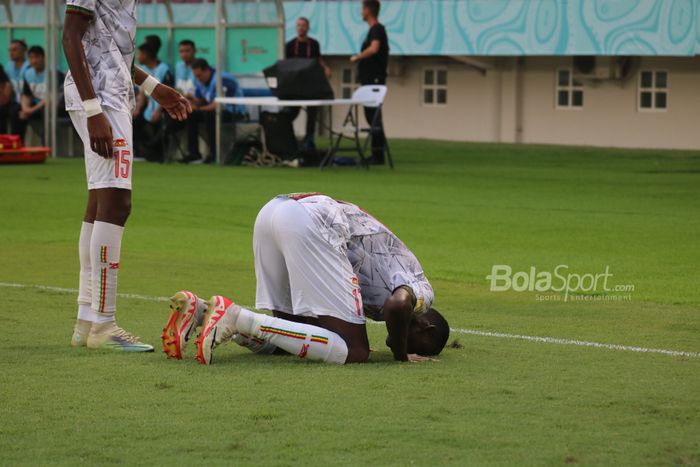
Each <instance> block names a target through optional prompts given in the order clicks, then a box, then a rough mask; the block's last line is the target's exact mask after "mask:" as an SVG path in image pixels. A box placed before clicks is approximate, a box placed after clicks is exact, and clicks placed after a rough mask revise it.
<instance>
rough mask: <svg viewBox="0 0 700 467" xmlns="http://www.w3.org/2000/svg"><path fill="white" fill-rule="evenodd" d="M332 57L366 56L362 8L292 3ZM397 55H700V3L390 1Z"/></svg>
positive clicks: (289, 11)
mask: <svg viewBox="0 0 700 467" xmlns="http://www.w3.org/2000/svg"><path fill="white" fill-rule="evenodd" d="M285 14H286V17H287V18H286V25H287V28H286V37H287V38H291V37H293V36H294V23H295V19H296V18H298V17H299V16H305V17H307V18H309V20H310V21H311V27H312V35H314V37H316V38H317V39H318V40H319V41H320V42H321V46H322V49H323V50H324V53H325V54H331V55H347V54H353V53H356V52H358V51H359V47H360V44H361V43H362V40H363V38H364V36H365V34H366V31H367V26H366V25H365V24H364V23H363V22H362V18H361V16H360V2H354V1H353V2H342V1H335V2H330V1H327V2H316V1H310V2H309V1H287V2H285ZM380 19H381V21H382V23H383V24H384V25H385V26H386V28H387V32H388V34H389V42H390V47H391V53H392V54H393V55H695V54H700V0H404V1H399V0H385V1H384V2H383V3H382V11H381V18H380Z"/></svg>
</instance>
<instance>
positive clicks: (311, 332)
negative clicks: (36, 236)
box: [235, 308, 348, 365]
mask: <svg viewBox="0 0 700 467" xmlns="http://www.w3.org/2000/svg"><path fill="white" fill-rule="evenodd" d="M235 326H236V329H238V331H239V334H245V335H247V336H251V337H255V338H258V339H260V340H263V341H265V342H267V343H269V344H272V345H274V346H275V347H279V348H280V349H282V350H286V351H287V352H289V353H291V354H292V355H298V356H299V357H300V358H308V359H309V360H320V361H323V362H326V363H338V364H341V365H342V364H344V363H345V360H346V359H347V357H348V346H347V344H346V343H345V341H344V340H343V338H342V337H340V336H339V335H338V334H336V333H334V332H332V331H329V330H327V329H323V328H321V327H318V326H313V325H311V324H304V323H295V322H293V321H287V320H284V319H280V318H273V317H272V316H268V315H263V314H261V313H255V312H253V311H250V310H247V309H245V308H241V310H240V312H239V313H238V315H237V316H236V323H235Z"/></svg>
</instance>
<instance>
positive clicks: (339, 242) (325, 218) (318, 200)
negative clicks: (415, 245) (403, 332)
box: [283, 193, 434, 320]
mask: <svg viewBox="0 0 700 467" xmlns="http://www.w3.org/2000/svg"><path fill="white" fill-rule="evenodd" d="M283 196H286V197H289V198H292V199H295V200H296V201H297V202H299V203H301V204H302V206H304V208H305V209H306V211H307V212H308V213H309V214H310V216H311V218H312V219H313V220H314V222H315V224H316V226H317V227H318V229H319V232H320V233H321V235H322V237H323V238H325V239H327V241H329V242H330V243H334V245H333V246H334V247H335V248H336V250H337V251H338V252H339V253H342V254H345V255H347V257H348V259H349V260H350V263H351V264H352V266H353V270H354V272H355V274H356V275H357V277H358V280H359V282H360V290H361V293H362V302H363V304H364V307H365V314H367V316H369V317H370V318H373V319H375V320H382V316H381V308H382V307H383V306H384V302H385V301H386V299H387V298H389V297H390V296H391V294H392V293H393V292H394V290H396V289H397V288H398V287H401V286H408V287H410V288H411V290H412V291H413V293H414V295H415V298H416V308H415V311H416V312H417V313H423V312H426V311H428V310H429V309H430V307H431V306H432V304H433V299H434V294H433V288H432V286H431V285H430V282H428V279H427V278H426V277H425V273H424V272H423V268H422V267H421V265H420V263H419V262H418V259H417V258H416V256H415V255H414V254H413V253H412V252H411V250H409V249H408V247H406V245H405V244H404V243H403V242H402V241H401V240H400V239H399V238H398V237H397V236H396V235H394V234H393V233H392V232H391V231H390V230H389V229H388V228H386V227H385V226H384V225H383V224H382V223H381V222H379V221H378V220H377V219H375V218H374V217H372V216H371V215H370V214H368V213H367V212H365V211H363V210H362V209H361V208H359V207H358V206H356V205H354V204H351V203H346V202H342V201H336V200H334V199H333V198H330V197H328V196H325V195H321V194H318V193H313V194H291V195H283Z"/></svg>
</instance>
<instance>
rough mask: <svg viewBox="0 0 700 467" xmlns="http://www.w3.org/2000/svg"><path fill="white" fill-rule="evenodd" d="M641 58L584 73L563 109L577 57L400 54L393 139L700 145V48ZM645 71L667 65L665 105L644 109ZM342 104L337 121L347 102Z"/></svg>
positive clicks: (340, 84)
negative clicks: (563, 86)
mask: <svg viewBox="0 0 700 467" xmlns="http://www.w3.org/2000/svg"><path fill="white" fill-rule="evenodd" d="M465 60H466V61H467V62H473V63H476V64H477V65H478V67H474V66H472V65H468V64H467V63H465ZM634 60H635V66H634V70H633V71H632V72H631V73H630V75H629V77H628V78H627V79H625V80H602V81H593V80H586V81H583V82H582V90H583V105H582V106H581V107H580V108H558V107H557V105H556V103H557V100H556V96H557V94H556V91H557V89H556V83H557V76H558V75H557V72H558V70H562V69H571V67H572V58H571V57H486V58H484V57H481V58H478V59H476V60H475V61H474V59H468V58H463V59H460V58H448V57H392V58H391V64H390V77H389V79H388V86H389V95H388V98H387V102H386V107H385V126H386V131H387V134H388V136H389V137H394V138H430V139H444V140H454V141H482V142H506V143H543V144H574V145H591V146H610V147H629V148H666V149H699V148H700V131H698V128H699V127H698V123H699V122H700V87H699V85H700V56H695V57H637V58H635V59H634ZM327 61H328V62H329V64H330V65H331V67H332V69H333V77H332V84H333V87H334V89H335V91H336V94H337V95H339V96H340V95H343V92H344V91H345V93H346V94H347V92H348V88H349V87H350V86H351V85H349V84H348V82H347V75H348V70H352V67H351V66H350V64H349V62H348V60H347V57H332V58H328V59H327ZM428 69H432V70H446V71H447V83H448V84H447V103H446V104H444V105H425V104H424V103H423V91H424V89H423V77H424V72H425V70H428ZM641 70H651V71H658V70H662V71H665V72H666V73H667V75H666V76H667V77H668V86H667V88H666V89H665V90H664V91H663V92H665V93H666V97H667V108H666V109H665V110H660V109H652V110H646V109H639V76H640V72H641ZM344 74H345V80H344ZM334 112H335V113H334V115H333V119H334V121H335V122H336V123H337V122H338V121H340V119H341V118H342V110H340V109H337V110H335V111H334ZM297 125H299V126H298V128H299V129H301V128H302V127H303V122H297Z"/></svg>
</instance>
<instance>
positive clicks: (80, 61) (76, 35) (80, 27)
mask: <svg viewBox="0 0 700 467" xmlns="http://www.w3.org/2000/svg"><path fill="white" fill-rule="evenodd" d="M89 25H90V17H89V16H87V15H85V14H78V13H71V12H70V11H67V12H66V19H65V21H64V23H63V50H64V52H65V55H66V61H67V62H68V68H69V69H70V72H71V75H72V76H73V81H74V82H75V86H76V87H77V88H78V93H79V94H80V98H81V99H82V100H84V101H86V100H88V99H94V98H95V97H97V96H96V95H95V90H94V89H93V87H92V80H91V79H90V71H89V68H88V63H87V58H86V57H85V51H84V50H83V44H82V40H83V36H84V35H85V32H86V31H87V29H88V26H89Z"/></svg>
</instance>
